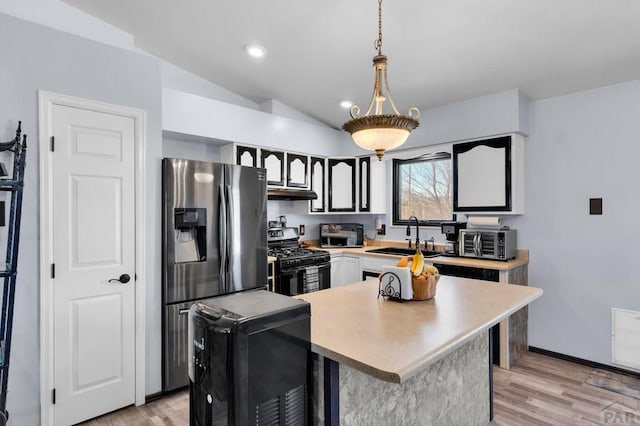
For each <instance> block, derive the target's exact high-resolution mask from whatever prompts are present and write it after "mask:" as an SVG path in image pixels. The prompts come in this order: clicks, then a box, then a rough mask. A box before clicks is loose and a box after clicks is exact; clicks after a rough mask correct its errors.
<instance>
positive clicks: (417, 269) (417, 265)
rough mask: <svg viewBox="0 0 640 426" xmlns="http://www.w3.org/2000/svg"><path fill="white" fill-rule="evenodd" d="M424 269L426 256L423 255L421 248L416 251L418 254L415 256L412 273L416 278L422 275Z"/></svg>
mask: <svg viewBox="0 0 640 426" xmlns="http://www.w3.org/2000/svg"><path fill="white" fill-rule="evenodd" d="M423 268H424V256H423V255H422V251H421V250H420V247H418V248H417V249H416V254H415V255H413V262H412V263H411V273H412V274H413V276H414V277H417V276H419V275H420V274H422V269H423Z"/></svg>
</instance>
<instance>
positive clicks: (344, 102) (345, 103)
mask: <svg viewBox="0 0 640 426" xmlns="http://www.w3.org/2000/svg"><path fill="white" fill-rule="evenodd" d="M340 106H341V107H342V108H345V109H346V108H351V107H352V106H353V102H351V101H349V100H347V99H343V100H341V101H340Z"/></svg>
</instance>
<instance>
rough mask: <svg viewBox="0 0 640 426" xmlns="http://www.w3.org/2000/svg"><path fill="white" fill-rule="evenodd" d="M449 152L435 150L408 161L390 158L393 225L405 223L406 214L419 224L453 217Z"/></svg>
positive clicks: (434, 222) (433, 223)
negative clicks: (391, 164) (391, 161)
mask: <svg viewBox="0 0 640 426" xmlns="http://www.w3.org/2000/svg"><path fill="white" fill-rule="evenodd" d="M451 182H452V175H451V154H449V153H446V152H439V153H436V154H428V155H422V156H420V157H417V158H411V159H408V160H398V159H394V160H393V224H394V225H406V224H407V223H408V219H409V217H410V216H415V217H417V218H418V219H419V220H420V224H421V225H439V224H440V223H441V222H443V221H449V220H454V219H455V216H454V214H453V203H452V185H451Z"/></svg>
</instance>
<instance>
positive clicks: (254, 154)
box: [236, 145, 258, 167]
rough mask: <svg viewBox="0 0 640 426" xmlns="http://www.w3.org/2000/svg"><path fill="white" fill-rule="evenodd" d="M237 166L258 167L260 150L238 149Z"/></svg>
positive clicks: (245, 147)
mask: <svg viewBox="0 0 640 426" xmlns="http://www.w3.org/2000/svg"><path fill="white" fill-rule="evenodd" d="M236 164H238V165H240V166H247V167H258V150H257V149H256V148H252V147H248V146H240V145H238V146H237V147H236Z"/></svg>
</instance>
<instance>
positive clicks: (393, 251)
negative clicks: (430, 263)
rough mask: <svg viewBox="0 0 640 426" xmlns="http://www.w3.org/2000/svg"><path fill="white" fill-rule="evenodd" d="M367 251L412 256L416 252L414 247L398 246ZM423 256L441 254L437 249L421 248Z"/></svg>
mask: <svg viewBox="0 0 640 426" xmlns="http://www.w3.org/2000/svg"><path fill="white" fill-rule="evenodd" d="M367 253H379V254H392V255H394V256H413V255H414V254H415V253H416V249H408V248H400V247H382V248H377V249H371V250H367ZM422 254H423V255H424V257H436V256H441V255H442V253H441V252H439V251H430V250H422Z"/></svg>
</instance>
